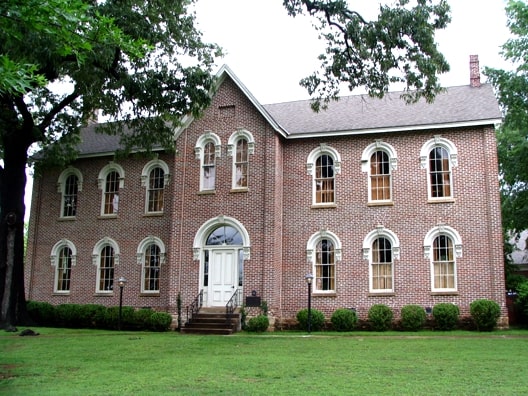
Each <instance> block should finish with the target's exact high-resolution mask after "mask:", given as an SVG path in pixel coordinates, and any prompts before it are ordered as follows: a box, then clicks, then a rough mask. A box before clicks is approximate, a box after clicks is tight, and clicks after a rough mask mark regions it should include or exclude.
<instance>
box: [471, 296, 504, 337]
mask: <svg viewBox="0 0 528 396" xmlns="http://www.w3.org/2000/svg"><path fill="white" fill-rule="evenodd" d="M469 312H470V313H471V317H472V318H473V321H474V322H475V325H476V326H477V330H478V331H492V330H493V329H494V328H495V326H496V325H497V319H499V317H500V307H499V304H497V303H496V302H495V301H493V300H488V299H486V298H483V299H480V300H475V301H473V302H472V303H471V304H470V305H469Z"/></svg>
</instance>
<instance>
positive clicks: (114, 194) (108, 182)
mask: <svg viewBox="0 0 528 396" xmlns="http://www.w3.org/2000/svg"><path fill="white" fill-rule="evenodd" d="M124 180H125V171H124V169H123V168H122V167H121V165H119V164H116V163H114V162H110V163H109V164H108V165H106V166H105V167H104V168H103V169H101V171H100V172H99V177H98V179H97V182H98V185H99V189H100V190H102V194H103V198H102V202H101V215H103V216H112V215H117V212H118V210H119V190H120V189H121V188H123V187H124Z"/></svg>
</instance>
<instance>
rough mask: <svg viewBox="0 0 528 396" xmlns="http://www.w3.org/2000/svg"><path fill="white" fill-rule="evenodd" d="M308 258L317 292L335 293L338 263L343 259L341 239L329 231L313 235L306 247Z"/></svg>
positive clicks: (314, 287)
mask: <svg viewBox="0 0 528 396" xmlns="http://www.w3.org/2000/svg"><path fill="white" fill-rule="evenodd" d="M306 252H307V259H308V261H309V262H311V264H312V268H313V275H314V281H313V282H312V290H313V291H314V292H315V293H335V291H336V264H337V262H338V261H341V241H340V240H339V238H337V236H336V235H335V234H333V233H331V232H329V231H320V232H318V233H315V234H314V235H312V237H311V238H310V239H309V240H308V244H307V247H306Z"/></svg>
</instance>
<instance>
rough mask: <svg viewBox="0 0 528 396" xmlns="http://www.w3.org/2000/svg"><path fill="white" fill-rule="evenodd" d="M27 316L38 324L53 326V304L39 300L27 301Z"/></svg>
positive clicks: (54, 322)
mask: <svg viewBox="0 0 528 396" xmlns="http://www.w3.org/2000/svg"><path fill="white" fill-rule="evenodd" d="M26 306H27V311H28V314H29V317H30V318H31V319H32V320H33V321H35V323H36V324H37V325H40V326H54V325H55V324H56V319H55V318H56V309H55V307H54V306H53V305H51V304H50V303H47V302H41V301H28V302H27V304H26Z"/></svg>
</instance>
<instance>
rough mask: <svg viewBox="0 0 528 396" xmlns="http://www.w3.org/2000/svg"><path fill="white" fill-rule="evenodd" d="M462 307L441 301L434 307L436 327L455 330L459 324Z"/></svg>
mask: <svg viewBox="0 0 528 396" xmlns="http://www.w3.org/2000/svg"><path fill="white" fill-rule="evenodd" d="M458 315H460V309H458V307H457V306H456V305H455V304H450V303H440V304H436V305H435V306H434V307H433V318H434V321H435V327H436V328H437V329H439V330H453V329H454V328H455V327H456V326H457V324H458Z"/></svg>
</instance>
